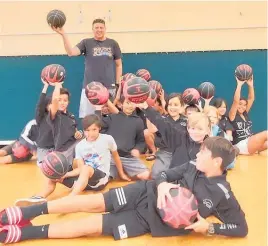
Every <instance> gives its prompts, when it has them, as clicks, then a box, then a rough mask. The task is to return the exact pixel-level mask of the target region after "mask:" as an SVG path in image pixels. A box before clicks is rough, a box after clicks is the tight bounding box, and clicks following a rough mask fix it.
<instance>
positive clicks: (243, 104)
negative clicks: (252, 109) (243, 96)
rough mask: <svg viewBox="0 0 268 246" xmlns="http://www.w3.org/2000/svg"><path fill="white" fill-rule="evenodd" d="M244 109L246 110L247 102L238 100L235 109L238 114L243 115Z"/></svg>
mask: <svg viewBox="0 0 268 246" xmlns="http://www.w3.org/2000/svg"><path fill="white" fill-rule="evenodd" d="M246 109H247V101H245V100H240V101H239V105H238V108H237V111H238V113H239V114H243V113H244V112H245V111H246Z"/></svg>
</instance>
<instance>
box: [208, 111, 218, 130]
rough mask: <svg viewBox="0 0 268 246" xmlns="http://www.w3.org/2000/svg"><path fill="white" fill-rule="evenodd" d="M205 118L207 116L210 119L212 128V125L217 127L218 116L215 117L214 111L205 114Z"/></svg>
mask: <svg viewBox="0 0 268 246" xmlns="http://www.w3.org/2000/svg"><path fill="white" fill-rule="evenodd" d="M207 116H208V118H209V119H210V121H211V125H212V126H214V125H218V123H219V118H218V115H217V112H216V110H210V111H209V112H208V113H207Z"/></svg>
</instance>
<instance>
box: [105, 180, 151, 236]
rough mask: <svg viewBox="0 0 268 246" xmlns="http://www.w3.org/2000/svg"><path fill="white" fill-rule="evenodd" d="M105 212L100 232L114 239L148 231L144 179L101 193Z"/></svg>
mask: <svg viewBox="0 0 268 246" xmlns="http://www.w3.org/2000/svg"><path fill="white" fill-rule="evenodd" d="M103 196H104V201H105V207H106V212H109V213H107V214H104V215H103V225H102V234H103V235H110V236H113V237H114V239H115V240H120V239H125V238H130V237H137V236H141V235H143V234H146V233H150V227H149V224H148V222H147V221H148V219H147V218H148V202H147V189H146V181H139V182H136V183H134V184H130V185H126V186H124V187H120V188H115V189H111V190H110V191H108V192H106V193H104V194H103Z"/></svg>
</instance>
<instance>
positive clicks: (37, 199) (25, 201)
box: [15, 196, 47, 207]
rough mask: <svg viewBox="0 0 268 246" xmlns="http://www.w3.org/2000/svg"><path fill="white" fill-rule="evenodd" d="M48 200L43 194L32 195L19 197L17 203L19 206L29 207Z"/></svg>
mask: <svg viewBox="0 0 268 246" xmlns="http://www.w3.org/2000/svg"><path fill="white" fill-rule="evenodd" d="M46 201H47V199H45V198H43V197H41V196H32V197H29V198H22V199H18V200H17V201H16V202H15V205H16V206H19V207H27V206H30V205H35V204H41V203H44V202H46Z"/></svg>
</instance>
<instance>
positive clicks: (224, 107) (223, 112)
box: [218, 102, 226, 116]
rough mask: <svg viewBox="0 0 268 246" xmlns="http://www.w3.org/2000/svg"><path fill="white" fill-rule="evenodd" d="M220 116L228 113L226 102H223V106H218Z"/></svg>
mask: <svg viewBox="0 0 268 246" xmlns="http://www.w3.org/2000/svg"><path fill="white" fill-rule="evenodd" d="M218 111H219V114H220V116H223V115H225V113H226V104H225V102H222V104H221V106H220V107H219V108H218Z"/></svg>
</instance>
